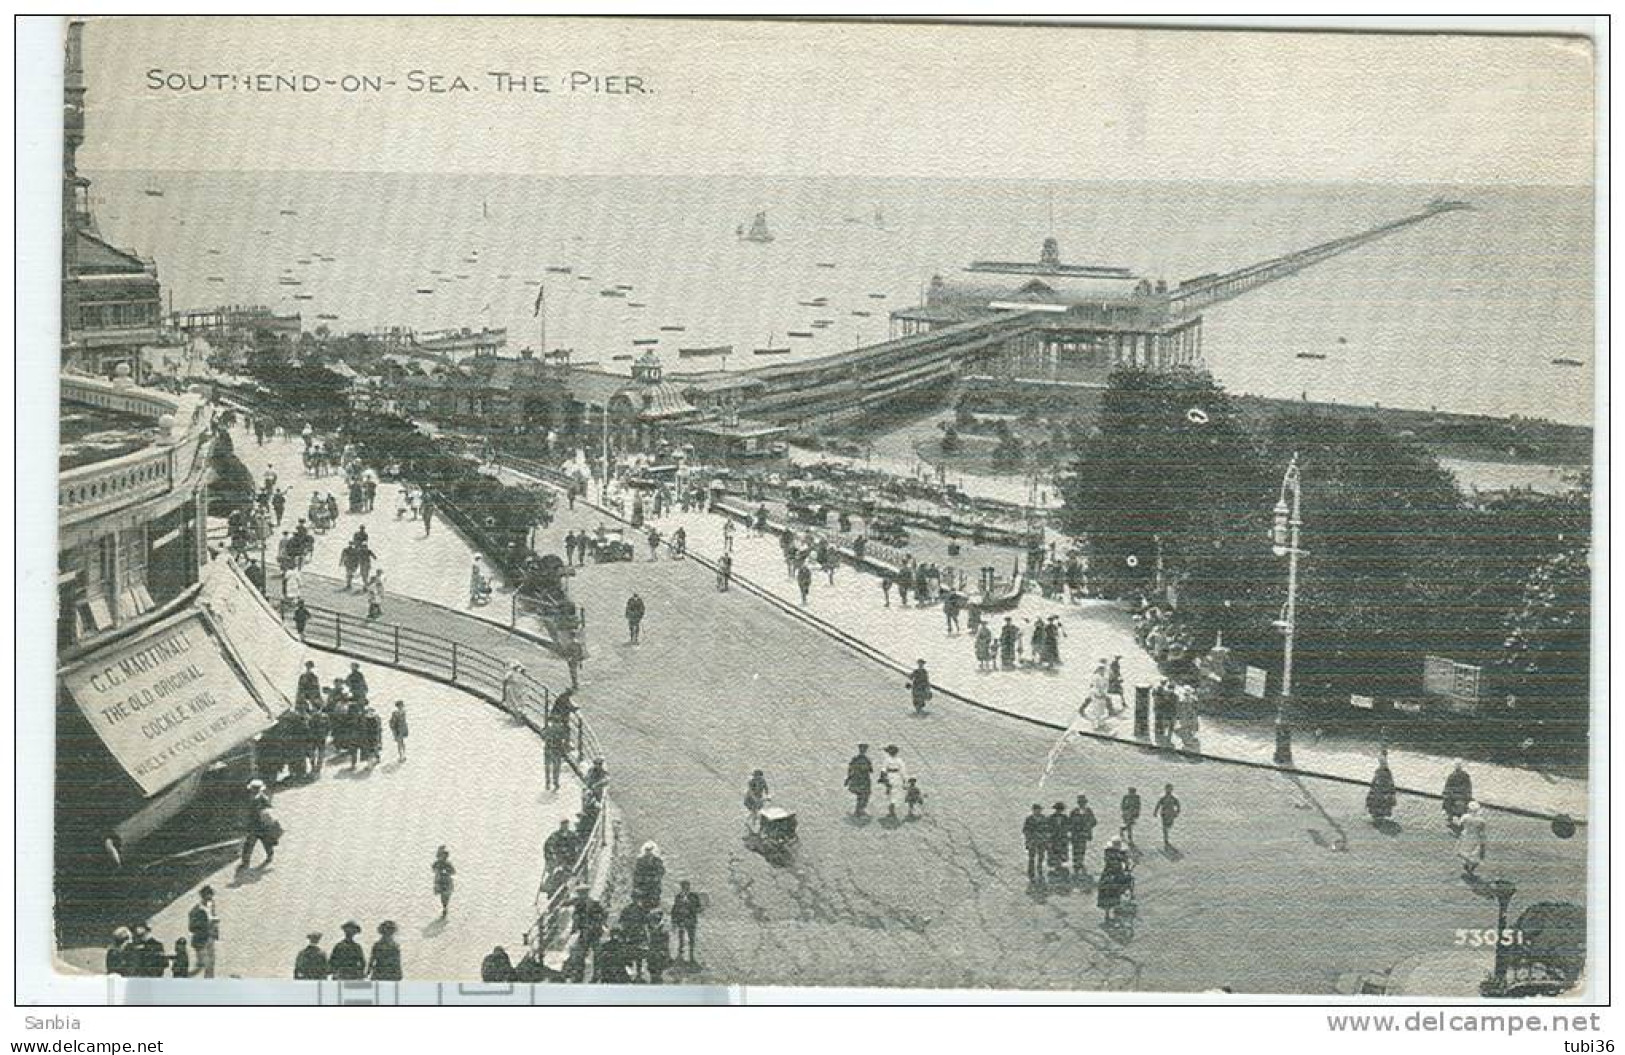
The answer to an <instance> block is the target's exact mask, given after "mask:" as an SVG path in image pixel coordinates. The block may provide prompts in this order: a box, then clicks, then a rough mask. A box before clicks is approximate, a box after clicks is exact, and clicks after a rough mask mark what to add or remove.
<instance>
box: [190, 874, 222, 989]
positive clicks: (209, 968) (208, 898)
mask: <svg viewBox="0 0 1625 1055" xmlns="http://www.w3.org/2000/svg"><path fill="white" fill-rule="evenodd" d="M197 899H198V900H197V904H196V905H193V906H192V911H191V912H189V913H187V915H186V930H187V933H188V934H190V935H191V936H192V949H193V951H194V952H196V953H197V969H198V973H199V974H201V975H202V976H203V977H205V978H213V977H214V962H215V948H216V945H217V943H218V942H219V941H220V915H219V913H218V912H217V911H216V909H215V907H214V887H212V886H205V887H204V888H203V889H201V890H199V891H198V892H197Z"/></svg>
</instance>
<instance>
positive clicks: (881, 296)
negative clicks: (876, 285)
mask: <svg viewBox="0 0 1625 1055" xmlns="http://www.w3.org/2000/svg"><path fill="white" fill-rule="evenodd" d="M869 299H870V300H885V299H886V294H884V293H871V294H869Z"/></svg>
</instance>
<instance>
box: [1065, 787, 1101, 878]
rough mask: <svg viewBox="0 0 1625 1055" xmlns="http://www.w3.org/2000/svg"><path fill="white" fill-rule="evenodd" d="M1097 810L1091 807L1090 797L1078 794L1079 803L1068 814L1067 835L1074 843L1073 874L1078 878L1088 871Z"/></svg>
mask: <svg viewBox="0 0 1625 1055" xmlns="http://www.w3.org/2000/svg"><path fill="white" fill-rule="evenodd" d="M1097 823H1098V822H1097V821H1096V820H1095V811H1094V810H1092V809H1090V808H1089V797H1088V796H1087V795H1079V796H1078V804H1077V805H1076V806H1074V807H1073V808H1072V812H1071V813H1070V814H1069V815H1068V816H1067V835H1068V836H1069V837H1070V839H1071V843H1072V876H1073V878H1077V877H1078V876H1080V875H1082V874H1084V873H1085V872H1087V871H1088V862H1087V858H1088V855H1089V843H1090V841H1091V840H1092V839H1094V837H1095V825H1096V824H1097Z"/></svg>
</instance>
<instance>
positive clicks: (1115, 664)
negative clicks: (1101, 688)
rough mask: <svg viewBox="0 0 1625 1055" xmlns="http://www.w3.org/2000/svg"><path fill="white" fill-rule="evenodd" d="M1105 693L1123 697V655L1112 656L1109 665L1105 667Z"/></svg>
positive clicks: (1119, 697) (1118, 697)
mask: <svg viewBox="0 0 1625 1055" xmlns="http://www.w3.org/2000/svg"><path fill="white" fill-rule="evenodd" d="M1106 694H1107V695H1109V696H1115V697H1116V698H1117V699H1119V700H1121V699H1122V698H1123V657H1122V656H1113V657H1112V661H1111V663H1110V665H1108V666H1107V668H1106Z"/></svg>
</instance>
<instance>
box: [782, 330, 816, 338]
mask: <svg viewBox="0 0 1625 1055" xmlns="http://www.w3.org/2000/svg"><path fill="white" fill-rule="evenodd" d="M812 335H813V332H812V331H811V330H791V331H790V332H789V333H788V334H787V335H786V336H789V337H811V336H812Z"/></svg>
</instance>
